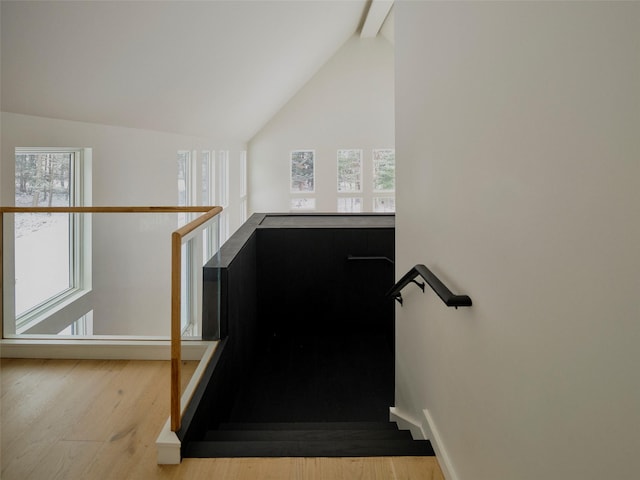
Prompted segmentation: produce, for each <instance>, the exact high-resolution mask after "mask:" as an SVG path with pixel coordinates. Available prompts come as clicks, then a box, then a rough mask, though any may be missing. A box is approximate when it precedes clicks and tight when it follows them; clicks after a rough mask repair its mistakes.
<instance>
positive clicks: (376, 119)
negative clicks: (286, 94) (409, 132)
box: [249, 36, 394, 213]
mask: <svg viewBox="0 0 640 480" xmlns="http://www.w3.org/2000/svg"><path fill="white" fill-rule="evenodd" d="M342 148H362V149H363V150H364V152H363V163H364V165H365V169H364V172H363V175H364V176H363V195H361V196H363V197H364V199H363V202H364V205H363V206H364V210H367V211H371V204H372V193H371V190H372V169H371V155H372V149H373V148H394V104H393V47H392V46H391V44H390V43H389V42H388V41H387V40H385V39H384V38H376V39H364V40H362V39H360V38H359V37H357V36H354V37H353V38H351V39H350V40H349V41H348V42H347V43H346V44H345V45H344V46H343V47H342V48H341V49H340V50H339V51H338V52H337V53H336V54H335V55H334V57H333V58H332V59H331V60H329V62H327V63H326V64H325V65H324V66H323V67H322V68H321V69H320V70H319V72H318V73H317V74H316V75H315V76H314V77H313V78H312V79H311V81H309V83H308V84H307V85H306V86H305V87H303V88H302V89H301V90H300V91H299V92H298V93H297V94H296V95H295V96H294V97H293V98H292V99H291V101H289V103H288V104H287V105H286V106H285V107H284V108H283V109H282V110H281V111H280V112H279V113H278V114H277V115H276V116H275V117H273V118H272V119H271V120H270V121H269V123H268V124H267V125H266V126H265V127H264V128H262V130H261V131H260V132H259V133H258V134H257V135H256V136H254V137H253V139H251V141H250V142H249V165H250V166H249V171H250V173H249V195H250V198H249V210H250V213H251V212H286V211H289V208H290V198H291V194H290V184H289V174H290V171H289V169H290V163H289V162H290V154H291V151H292V150H298V149H313V150H315V152H316V157H315V158H316V179H315V182H316V192H315V195H314V196H315V198H316V210H317V211H325V212H327V211H329V212H335V211H336V202H337V200H336V199H337V184H336V175H337V163H336V162H337V160H336V155H337V150H338V149H342ZM354 196H356V195H354Z"/></svg>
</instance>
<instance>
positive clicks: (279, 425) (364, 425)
mask: <svg viewBox="0 0 640 480" xmlns="http://www.w3.org/2000/svg"><path fill="white" fill-rule="evenodd" d="M217 430H393V431H398V426H397V424H395V423H394V422H264V423H259V422H243V423H221V424H220V425H219V426H218V428H217Z"/></svg>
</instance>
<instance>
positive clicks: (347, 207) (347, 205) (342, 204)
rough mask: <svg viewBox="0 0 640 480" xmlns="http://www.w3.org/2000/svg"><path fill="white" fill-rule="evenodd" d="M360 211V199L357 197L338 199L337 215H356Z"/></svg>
mask: <svg viewBox="0 0 640 480" xmlns="http://www.w3.org/2000/svg"><path fill="white" fill-rule="evenodd" d="M361 211H362V198H359V197H338V212H339V213H350V212H351V213H356V212H361Z"/></svg>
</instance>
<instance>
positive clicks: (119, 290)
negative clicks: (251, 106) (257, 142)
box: [1, 112, 245, 335]
mask: <svg viewBox="0 0 640 480" xmlns="http://www.w3.org/2000/svg"><path fill="white" fill-rule="evenodd" d="M16 147H90V148H92V149H93V168H92V170H93V172H92V177H93V182H92V183H93V184H92V197H93V204H94V205H97V206H105V205H142V206H144V205H177V201H178V192H177V151H178V150H196V151H197V155H198V161H199V160H200V158H201V157H200V152H201V151H202V150H215V151H216V152H218V151H219V150H229V151H230V160H229V164H230V182H229V188H230V195H229V198H230V205H229V208H228V211H227V215H229V223H230V230H231V232H233V231H235V229H237V228H238V227H239V225H240V210H239V195H240V193H239V191H240V182H239V155H240V150H241V149H243V148H244V147H245V146H244V145H243V144H242V143H240V142H223V141H220V140H217V139H205V138H199V137H189V136H184V135H176V134H170V133H163V132H154V131H148V130H139V129H131V128H123V127H116V126H107V125H98V124H91V123H81V122H71V121H65V120H55V119H48V118H42V117H33V116H26V115H18V114H11V113H6V112H5V113H3V114H2V168H1V170H2V179H3V182H4V183H3V184H2V199H1V200H2V204H3V205H12V204H13V196H14V185H13V181H12V180H13V179H14V177H15V173H14V166H15V157H14V152H15V148H16ZM198 168H200V167H199V166H198ZM199 185H200V184H199V183H198V185H197V186H198V188H199ZM176 221H177V217H176V216H175V215H161V214H157V216H156V214H154V215H143V216H135V217H134V216H131V215H121V216H118V217H115V216H112V217H102V216H98V215H94V218H93V286H94V290H95V292H101V295H100V296H97V295H95V294H94V295H93V298H92V299H91V302H92V303H91V305H92V307H93V308H94V333H95V334H101V335H114V334H120V335H122V334H128V335H168V333H169V329H168V326H169V313H170V300H169V292H170V290H169V286H170V285H169V278H170V277H169V267H170V261H169V258H170V249H169V246H170V232H171V231H172V230H174V229H175V228H176V227H177V223H176ZM157 233H159V234H160V236H159V237H158V235H157ZM158 238H160V239H163V240H158ZM5 278H6V275H5ZM133 289H136V291H137V294H140V295H147V296H146V297H144V298H146V299H147V300H145V301H144V302H142V303H140V302H137V301H133V300H130V299H126V297H124V296H121V295H122V294H126V293H127V292H130V291H132V290H133ZM102 293H104V295H102ZM71 320H74V319H71Z"/></svg>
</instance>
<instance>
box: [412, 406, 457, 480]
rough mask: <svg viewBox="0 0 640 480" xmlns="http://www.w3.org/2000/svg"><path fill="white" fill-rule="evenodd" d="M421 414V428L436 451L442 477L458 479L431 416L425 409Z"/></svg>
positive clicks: (451, 479) (450, 479) (452, 479)
mask: <svg viewBox="0 0 640 480" xmlns="http://www.w3.org/2000/svg"><path fill="white" fill-rule="evenodd" d="M422 415H423V419H422V427H421V429H422V430H423V431H424V432H426V434H427V435H428V438H429V440H431V446H432V447H433V450H434V451H435V452H436V457H437V458H438V463H439V464H440V468H441V469H442V473H443V474H444V477H445V478H446V479H447V480H458V476H457V475H456V472H455V470H454V469H453V464H452V463H451V457H449V454H448V453H447V450H446V448H445V446H444V442H443V441H442V437H441V436H440V432H439V431H438V429H437V428H436V424H435V422H434V421H433V417H432V416H431V414H430V413H429V410H427V409H424V410H422Z"/></svg>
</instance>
